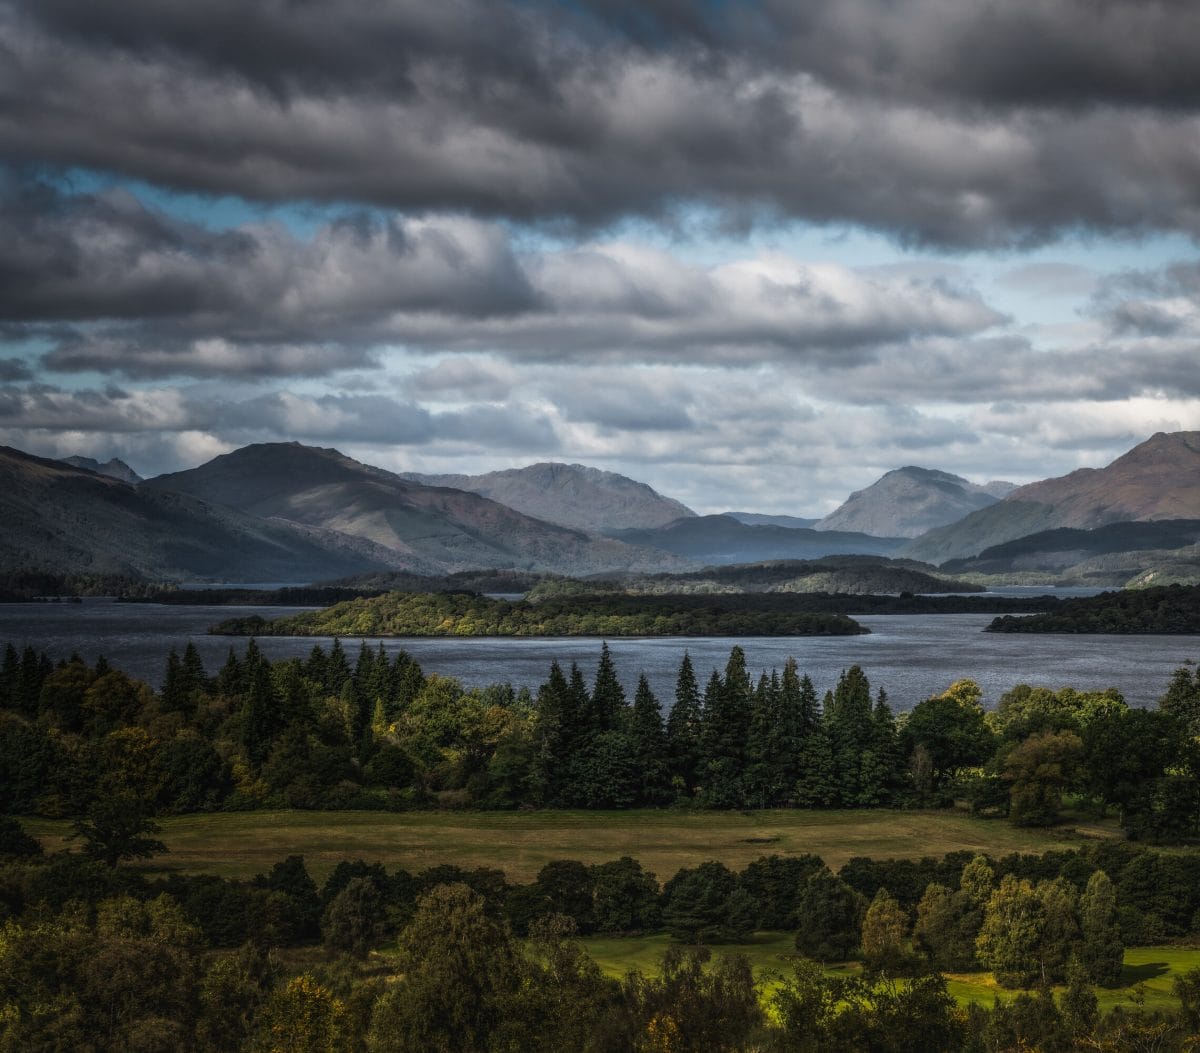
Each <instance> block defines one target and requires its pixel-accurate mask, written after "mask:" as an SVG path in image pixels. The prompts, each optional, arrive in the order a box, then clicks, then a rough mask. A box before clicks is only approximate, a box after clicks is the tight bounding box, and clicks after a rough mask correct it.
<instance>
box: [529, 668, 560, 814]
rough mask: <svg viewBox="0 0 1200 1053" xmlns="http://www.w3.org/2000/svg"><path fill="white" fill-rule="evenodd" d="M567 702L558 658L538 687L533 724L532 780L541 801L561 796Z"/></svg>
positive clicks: (548, 800) (551, 800) (555, 800)
mask: <svg viewBox="0 0 1200 1053" xmlns="http://www.w3.org/2000/svg"><path fill="white" fill-rule="evenodd" d="M567 705H568V688H567V679H566V677H564V676H563V671H562V667H561V666H560V665H559V664H558V662H552V663H551V665H550V678H549V679H548V680H547V681H546V682H545V683H544V684H542V686H541V687H539V688H538V693H537V716H536V717H535V719H534V725H533V749H534V768H535V779H534V782H535V784H536V785H537V786H538V788H539V795H540V797H541V803H542V804H545V805H551V806H553V805H555V804H557V803H558V802H559V800H560V799H561V798H562V794H563V777H564V774H565V770H566V767H567V765H566V763H565V762H566V760H567V758H566V756H565V752H566V735H567V731H566V728H565V719H564V711H565V709H566V707H567Z"/></svg>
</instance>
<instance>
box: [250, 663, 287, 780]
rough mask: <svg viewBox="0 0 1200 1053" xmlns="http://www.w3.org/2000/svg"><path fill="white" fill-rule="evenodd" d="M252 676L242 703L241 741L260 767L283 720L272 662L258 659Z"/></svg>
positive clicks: (251, 760)
mask: <svg viewBox="0 0 1200 1053" xmlns="http://www.w3.org/2000/svg"><path fill="white" fill-rule="evenodd" d="M247 664H249V663H247ZM249 676H250V677H251V679H250V685H249V690H247V692H246V702H245V705H244V706H243V707H242V745H243V747H244V748H245V750H246V757H247V759H248V760H249V761H250V763H251V764H253V765H254V766H255V767H257V766H259V765H261V764H262V762H263V761H264V760H266V759H267V754H268V753H269V752H270V751H271V745H272V743H273V742H274V741H275V737H276V735H277V734H278V733H279V732H280V731H281V730H282V724H281V721H280V709H279V701H278V699H277V697H276V695H275V687H274V684H273V683H272V677H271V668H270V665H269V664H268V663H267V662H266V661H258V662H255V663H254V665H253V666H252V668H251V671H250V673H249Z"/></svg>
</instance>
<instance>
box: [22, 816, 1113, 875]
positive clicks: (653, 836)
mask: <svg viewBox="0 0 1200 1053" xmlns="http://www.w3.org/2000/svg"><path fill="white" fill-rule="evenodd" d="M161 825H162V833H161V835H160V836H161V838H162V840H163V841H164V842H165V843H166V845H167V847H168V848H169V849H170V854H169V855H166V856H160V857H158V859H156V860H154V861H153V867H154V869H171V870H179V871H184V872H187V873H208V874H220V875H223V876H225V877H240V878H246V877H251V876H253V875H255V874H258V873H263V872H264V871H266V870H268V869H269V868H270V866H271V865H272V864H273V863H275V862H277V861H279V860H280V859H283V858H284V857H285V856H288V855H291V854H293V853H296V854H300V855H303V856H304V858H305V861H306V863H307V864H308V867H309V869H310V872H311V873H312V874H313V876H314V877H315V878H316V879H317V880H318V881H321V880H323V879H324V877H325V876H326V875H327V874H328V873H329V871H330V870H332V869H333V867H334V866H335V865H336V864H337V862H338V861H339V860H342V859H356V858H357V859H365V860H368V861H371V862H376V861H377V862H381V863H384V864H386V865H388V866H392V867H395V866H400V867H404V868H405V869H407V870H410V871H418V870H423V869H424V868H426V867H430V866H435V865H438V864H443V863H452V864H455V865H457V866H461V867H464V868H468V869H471V868H474V867H483V866H486V867H496V868H499V869H501V870H503V871H504V872H505V874H506V875H507V877H508V880H510V881H531V880H533V878H534V877H536V875H537V872H538V871H539V870H540V869H541V868H542V866H544V865H545V864H546V863H548V862H550V861H551V860H554V859H578V860H581V861H583V862H585V863H601V862H604V861H606V860H610V859H616V858H618V857H620V856H623V855H629V856H633V857H634V858H635V859H637V860H639V861H640V862H641V864H642V865H643V866H644V867H646V868H647V869H649V870H651V871H653V872H654V873H655V874H656V875H657V876H658V879H659V880H660V881H666V880H667V879H668V878H670V877H671V876H672V875H673V874H674V873H675V872H676V871H677V870H679V868H680V867H684V866H695V865H696V864H697V863H700V862H703V861H705V860H708V859H717V860H720V861H721V862H723V863H724V864H725V865H726V866H728V867H730V868H731V869H734V870H740V869H742V868H743V867H745V866H746V864H748V863H751V862H753V861H754V860H755V859H758V858H759V857H760V856H764V855H771V854H773V853H778V854H780V855H794V854H801V853H805V852H812V853H815V854H816V855H819V856H821V858H822V859H824V860H825V862H826V863H827V864H828V865H829V866H830V867H832V868H834V869H837V868H838V867H840V866H841V865H842V864H843V863H845V862H846V861H847V860H848V859H850V858H852V857H854V856H872V857H874V858H876V859H888V858H913V859H916V858H920V857H922V856H942V855H945V854H946V853H947V852H954V851H960V850H967V851H980V852H987V853H990V854H992V855H1005V854H1007V853H1009V852H1044V851H1047V850H1048V849H1052V848H1071V847H1078V846H1079V845H1080V844H1082V843H1083V842H1084V841H1085V840H1086V839H1089V838H1099V837H1115V836H1119V831H1118V830H1117V827H1116V825H1115V824H1114V823H1111V822H1110V823H1095V822H1088V823H1080V824H1079V825H1078V826H1076V827H1058V828H1055V829H1052V830H1020V829H1017V828H1016V827H1013V826H1011V825H1009V824H1008V823H1005V822H1002V821H998V820H989V819H977V818H974V817H972V816H969V815H967V814H965V813H963V812H952V811H888V810H883V809H878V810H862V811H806V810H801V809H788V810H774V811H761V812H685V811H666V810H661V811H627V812H565V811H533V812H400V813H396V812H299V811H259V812H221V813H212V814H206V815H189V816H180V817H177V818H171V819H164V820H162V824H161ZM25 826H26V829H27V830H28V831H29V832H30V833H31V834H33V835H34V836H37V837H39V838H41V839H42V841H43V844H44V845H45V847H46V848H47V849H57V848H61V847H63V845H64V844H65V838H66V837H67V835H68V834H69V832H70V824H69V823H67V822H65V821H61V820H46V819H27V820H25Z"/></svg>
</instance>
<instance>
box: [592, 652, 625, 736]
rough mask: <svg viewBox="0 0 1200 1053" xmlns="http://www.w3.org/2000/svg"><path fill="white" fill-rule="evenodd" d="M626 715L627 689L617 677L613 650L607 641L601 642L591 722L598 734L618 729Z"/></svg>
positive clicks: (593, 692) (593, 691)
mask: <svg viewBox="0 0 1200 1053" xmlns="http://www.w3.org/2000/svg"><path fill="white" fill-rule="evenodd" d="M624 716H625V689H624V688H623V687H622V686H621V681H620V680H618V679H617V670H616V667H615V666H614V664H613V658H612V652H611V651H610V650H609V649H608V644H607V643H601V644H600V661H599V663H598V664H597V666H596V682H595V684H594V686H593V687H592V701H591V712H590V719H589V724H590V725H591V730H592V731H593V732H595V733H596V734H599V733H600V732H602V731H616V730H618V729H619V728H620V727H621V726H622V724H623V722H624Z"/></svg>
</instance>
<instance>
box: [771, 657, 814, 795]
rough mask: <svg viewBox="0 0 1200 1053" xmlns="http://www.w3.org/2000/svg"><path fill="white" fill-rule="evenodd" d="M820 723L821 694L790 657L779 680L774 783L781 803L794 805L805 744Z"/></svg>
mask: <svg viewBox="0 0 1200 1053" xmlns="http://www.w3.org/2000/svg"><path fill="white" fill-rule="evenodd" d="M816 724H817V693H816V691H815V690H814V688H813V683H812V681H811V680H810V679H809V678H808V677H807V676H805V677H803V678H801V677H800V676H799V675H798V670H797V667H796V660H795V659H794V658H789V659H788V660H787V662H785V663H784V666H783V676H782V678H781V679H780V681H779V703H778V709H777V715H776V723H775V729H774V734H773V736H772V748H771V759H770V764H771V768H772V775H771V781H772V783H773V785H774V786H775V787H776V794H777V798H776V802H775V803H777V804H781V805H787V804H790V803H792V801H793V800H794V798H795V794H796V783H797V782H798V781H799V780H800V773H801V768H800V762H801V756H802V754H803V751H804V745H805V742H806V741H807V740H808V738H809V736H810V735H812V733H813V731H814V729H815V728H816Z"/></svg>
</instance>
